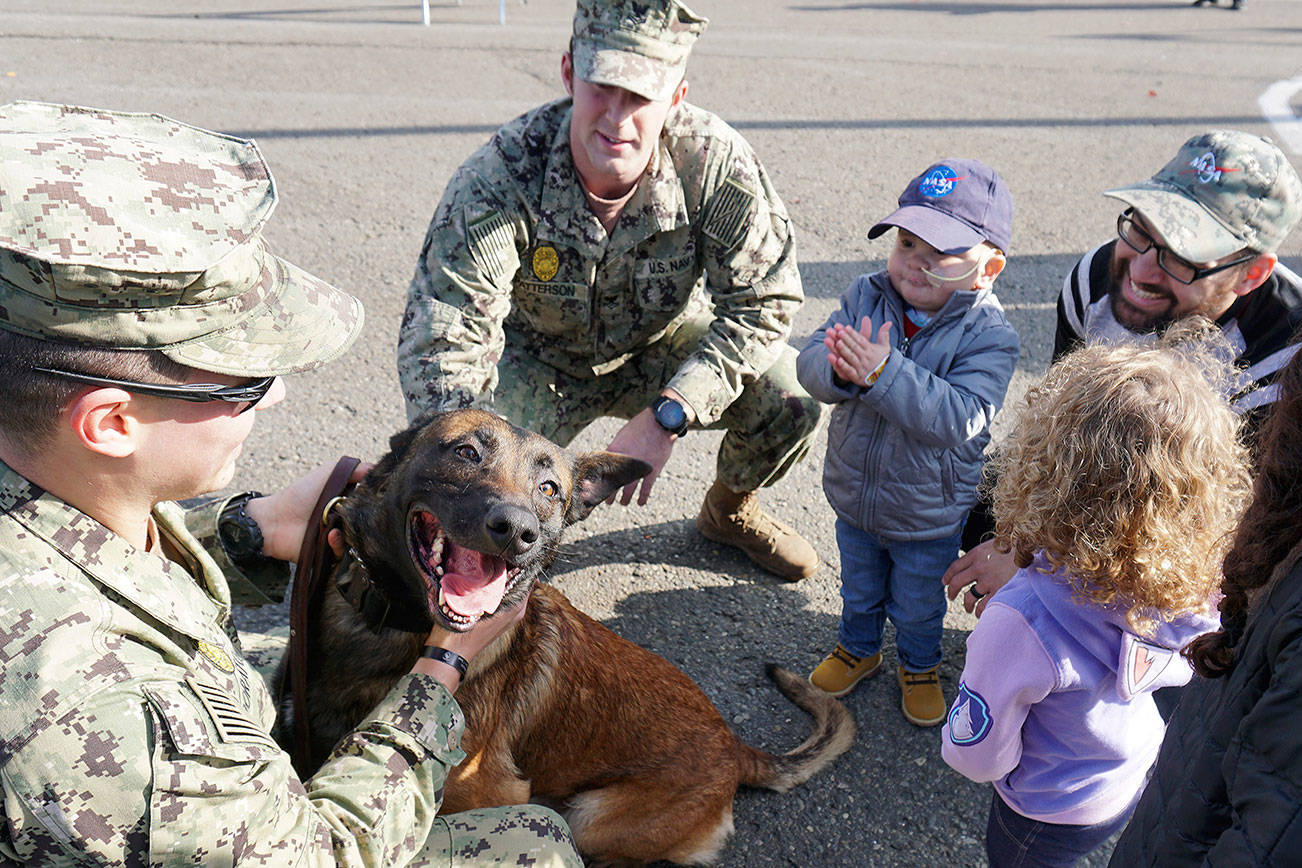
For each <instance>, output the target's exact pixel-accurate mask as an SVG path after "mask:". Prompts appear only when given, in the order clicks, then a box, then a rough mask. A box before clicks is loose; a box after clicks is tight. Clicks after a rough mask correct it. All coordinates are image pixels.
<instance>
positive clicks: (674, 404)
mask: <svg viewBox="0 0 1302 868" xmlns="http://www.w3.org/2000/svg"><path fill="white" fill-rule="evenodd" d="M705 24H706V21H705V19H703V18H699V17H697V16H696V15H694V14H693V13H692V12H691V11H690V10H688V9H687V8H686V7H685V6H683V5H682V4H681V3H679V2H677V0H649V2H647V0H640V2H633V0H579V3H578V9H577V11H576V12H575V15H574V33H573V39H572V40H571V43H570V51H569V52H567V53H565V54H564V55H562V57H561V79H562V81H563V82H564V84H565V89H566V90H567V91H568V92H569V94H570V97H569V98H563V99H559V100H556V101H554V102H551V103H548V104H546V105H544V106H541V107H539V108H537V109H534V110H533V111H531V112H529V113H528V114H525V115H523V116H521V117H519V118H516V119H515V120H513V121H511V122H510V123H508V124H506V125H505V126H504V127H502V128H501V129H500V130H498V132H497V134H496V135H494V136H493V138H492V140H491V141H489V142H488V143H487V144H486V145H484V146H483V147H482V148H480V149H479V150H478V151H476V152H475V153H474V154H473V155H471V157H470V158H469V159H468V160H467V161H466V162H465V163H464V164H463V165H462V166H461V168H460V169H459V170H458V171H457V172H456V174H455V175H454V176H453V177H452V180H451V181H450V182H449V183H448V187H447V190H446V191H445V192H444V194H443V199H442V201H441V202H440V203H439V206H438V208H437V210H436V211H435V213H434V217H433V219H432V221H431V222H430V226H429V231H428V233H427V235H426V237H425V246H424V249H423V251H422V253H421V258H420V261H419V263H418V264H417V267H416V274H415V277H414V278H413V279H412V282H411V287H410V290H409V293H408V299H407V311H406V316H405V317H404V318H403V323H402V329H401V333H400V337H399V346H398V371H399V374H400V376H401V378H402V384H403V391H404V394H405V395H406V398H407V406H408V412H409V415H411V416H412V417H413V418H414V417H416V416H418V415H419V414H421V413H422V412H425V411H428V410H437V409H447V408H451V407H464V406H475V405H480V406H485V407H489V408H491V409H494V410H496V411H497V412H498V413H501V414H502V415H504V416H506V417H507V418H509V419H510V420H512V421H513V422H515V423H517V424H519V425H523V426H525V427H527V428H532V429H533V430H535V431H538V432H539V433H541V434H543V435H545V436H547V437H550V438H552V439H553V440H556V441H558V442H560V443H568V442H569V441H570V440H571V439H572V438H573V437H574V436H575V435H576V434H577V433H578V432H579V431H580V430H582V429H583V428H584V427H585V426H586V425H587V424H588V423H589V422H591V421H592V420H594V419H596V418H597V417H599V416H603V415H613V416H619V417H622V418H625V419H628V420H629V421H628V423H627V424H626V425H624V427H623V428H622V429H620V431H619V433H618V434H617V435H616V436H615V438H614V440H612V441H611V443H610V447H609V448H610V449H611V450H612V451H615V452H623V453H626V454H629V455H634V456H636V457H638V458H641V459H643V460H645V461H647V462H649V463H650V464H651V465H652V467H653V470H652V472H651V473H650V474H649V475H648V476H647V477H646V478H645V479H644V480H643V482H642V486H641V491H640V494H639V498H638V502H639V503H646V500H647V497H648V495H649V494H650V491H651V486H652V485H653V484H654V482H655V479H656V477H657V475H658V474H659V472H660V470H661V469H662V468H663V467H664V465H665V462H666V461H668V459H669V455H670V452H671V451H672V449H673V444H674V442H675V441H676V440H677V439H678V438H681V437H682V436H683V435H684V434H685V433H686V432H687V431H688V429H689V428H691V427H700V428H712V429H724V430H725V431H726V432H727V434H726V435H725V436H724V438H723V444H722V446H721V447H720V449H719V456H718V464H717V476H716V480H715V482H714V485H713V486H712V487H711V488H710V490H709V493H708V494H707V495H706V498H705V503H704V505H703V506H702V508H701V513H700V515H699V516H698V517H697V526H698V527H699V528H700V530H701V532H702V533H703V534H704V535H705V536H707V537H709V538H710V539H713V540H716V541H718V542H724V543H729V544H731V545H735V546H738V547H740V548H741V549H742V550H743V551H745V552H746V554H747V555H749V556H750V557H751V558H752V559H753V560H754V561H755V562H756V563H758V564H759V565H760V566H762V567H764V568H765V569H767V570H769V571H771V572H773V573H776V574H778V575H780V576H783V577H784V578H788V579H798V578H801V577H803V576H807V575H809V574H810V573H812V572H813V571H814V570H815V569H816V567H817V566H818V557H817V555H816V554H815V553H814V550H813V548H812V547H811V546H810V545H809V544H808V543H807V542H805V540H804V539H802V538H801V537H800V536H799V535H798V534H796V532H795V531H794V530H792V529H791V528H789V527H787V526H785V525H783V524H781V523H780V522H777V521H776V520H774V519H773V518H771V517H770V516H769V515H768V514H767V513H765V512H764V510H763V509H762V508H761V507H760V506H759V503H758V502H757V500H756V499H755V497H754V496H753V493H754V492H755V490H756V489H759V488H760V487H762V486H767V485H772V484H773V483H775V482H777V481H778V480H779V479H781V478H782V477H783V476H784V475H785V474H786V473H787V472H788V471H789V470H790V469H791V467H792V466H793V465H794V463H795V462H796V461H799V460H800V459H801V458H802V457H804V454H805V452H806V451H807V450H808V448H809V445H810V443H811V441H812V440H813V437H814V433H815V431H816V429H817V427H818V423H819V420H820V418H821V414H822V405H820V404H819V403H818V402H817V401H815V400H813V399H812V398H810V397H809V395H808V393H806V392H805V390H804V389H803V388H802V387H801V386H800V384H799V383H797V382H796V376H795V358H796V353H795V350H794V349H792V348H791V347H790V346H788V344H787V338H788V336H789V335H790V333H791V322H792V317H793V316H794V314H795V312H796V310H797V308H799V307H800V304H801V303H802V302H803V300H804V295H803V292H802V290H801V286H800V275H799V273H798V271H797V270H796V254H795V239H794V237H793V235H792V229H791V225H790V221H789V220H788V217H787V212H786V208H785V207H784V206H783V204H782V201H781V200H780V199H779V198H778V195H777V193H776V192H775V191H774V190H773V188H772V186H771V185H770V183H769V178H768V175H767V174H766V173H765V171H764V168H763V167H762V166H761V165H760V162H759V160H758V159H757V158H756V157H755V154H754V152H753V151H752V150H751V148H750V146H749V145H748V144H747V143H746V141H745V140H744V139H743V138H742V137H741V136H740V135H739V134H738V133H737V132H736V130H734V129H732V128H731V127H729V126H728V125H727V124H725V123H724V122H723V121H721V120H720V119H719V118H717V117H715V116H714V115H712V114H710V113H709V112H706V111H702V110H701V109H698V108H696V107H694V106H691V105H689V104H687V103H686V102H684V97H685V96H686V94H687V82H686V80H685V79H684V78H683V74H684V71H685V70H686V66H687V58H688V54H689V53H690V51H691V46H692V43H693V42H695V40H696V37H697V36H698V35H699V34H700V33H701V31H702V30H704V29H705ZM635 485H636V484H635ZM635 485H631V486H629V487H628V488H626V489H625V491H624V492H623V495H622V498H621V499H622V502H623V503H628V502H629V501H630V500H631V499H632V496H633V493H634V488H635Z"/></svg>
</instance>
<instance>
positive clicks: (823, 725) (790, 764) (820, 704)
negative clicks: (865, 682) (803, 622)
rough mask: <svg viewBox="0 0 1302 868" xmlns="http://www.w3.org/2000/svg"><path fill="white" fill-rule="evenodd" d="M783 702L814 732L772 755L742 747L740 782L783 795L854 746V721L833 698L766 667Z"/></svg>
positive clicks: (784, 672) (790, 674)
mask: <svg viewBox="0 0 1302 868" xmlns="http://www.w3.org/2000/svg"><path fill="white" fill-rule="evenodd" d="M764 671H765V672H767V673H768V676H769V678H772V679H773V681H774V683H776V684H777V686H778V689H779V690H781V691H782V692H783V693H784V694H786V696H787V698H788V699H790V700H791V701H792V702H794V703H795V704H796V705H799V706H800V707H801V708H803V709H804V710H805V711H807V712H809V714H810V716H812V717H813V718H814V731H813V732H812V733H810V734H809V738H807V739H805V741H804V742H803V743H802V744H801V745H800V746H799V747H797V748H796V749H795V750H792V751H789V752H787V753H785V754H781V755H774V754H770V753H766V752H764V751H762V750H759V749H757V748H753V747H750V746H748V745H743V748H744V749H745V753H746V757H745V758H744V759H743V760H742V775H741V782H742V783H743V784H745V785H746V786H749V787H767V788H768V789H770V790H777V791H778V792H780V793H784V792H786V791H787V790H789V789H791V788H792V787H794V786H796V785H797V784H803V783H804V782H805V781H807V780H809V779H810V778H811V777H813V776H814V775H815V774H817V773H818V772H819V771H821V770H822V769H823V768H824V767H825V766H826V765H827V764H828V763H830V762H831V761H832V760H834V759H836V758H837V757H839V756H840V755H841V754H843V753H845V752H846V751H847V750H849V749H850V745H851V744H853V743H854V732H855V727H854V718H853V717H851V716H850V712H849V711H848V710H846V707H845V706H844V705H842V704H841V703H840V701H838V700H837V699H836V698H835V697H833V696H831V695H830V694H828V693H826V692H824V691H822V690H820V689H819V688H817V687H815V686H814V685H812V684H810V683H809V681H808V680H806V679H804V678H801V677H800V676H799V675H796V674H795V673H794V672H791V671H789V670H786V669H783V668H782V667H781V666H778V665H777V664H775V663H770V664H768V666H766V667H765V669H764Z"/></svg>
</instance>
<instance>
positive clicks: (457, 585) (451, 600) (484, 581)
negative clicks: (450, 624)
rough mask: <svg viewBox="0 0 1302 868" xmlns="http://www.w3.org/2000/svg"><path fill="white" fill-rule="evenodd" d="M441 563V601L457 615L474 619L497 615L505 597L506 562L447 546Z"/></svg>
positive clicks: (455, 546) (471, 550) (470, 550)
mask: <svg viewBox="0 0 1302 868" xmlns="http://www.w3.org/2000/svg"><path fill="white" fill-rule="evenodd" d="M448 547H449V548H451V551H450V552H449V553H448V554H447V556H446V557H444V559H443V599H444V601H445V602H446V603H447V605H448V608H449V609H451V610H452V611H454V612H456V613H457V614H458V615H465V616H466V617H478V616H479V615H482V614H484V613H485V612H495V611H497V607H498V605H500V604H501V602H502V597H503V595H505V594H506V562H505V561H503V560H502V559H501V558H497V557H493V556H492V555H486V554H484V553H483V552H477V551H475V550H474V549H467V548H462V547H461V546H458V545H452V544H451V543H449V544H448Z"/></svg>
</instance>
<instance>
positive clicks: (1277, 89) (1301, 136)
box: [502, 13, 1302, 154]
mask: <svg viewBox="0 0 1302 868" xmlns="http://www.w3.org/2000/svg"><path fill="white" fill-rule="evenodd" d="M503 14H505V13H503ZM502 20H503V21H505V20H506V19H505V18H503V19H502ZM1299 92H1302V76H1300V77H1298V78H1291V79H1288V80H1287V81H1277V82H1275V83H1274V84H1272V85H1271V86H1270V87H1268V88H1266V90H1265V91H1264V92H1263V93H1262V94H1261V96H1259V97H1257V105H1258V106H1260V107H1261V114H1262V116H1263V117H1265V118H1266V120H1268V121H1270V123H1271V125H1272V126H1273V127H1274V128H1275V132H1277V133H1278V134H1279V138H1280V140H1281V144H1282V145H1283V146H1284V147H1286V148H1288V149H1289V150H1290V151H1292V152H1293V153H1295V154H1302V117H1298V113H1297V112H1295V111H1294V110H1293V106H1292V105H1291V100H1292V99H1293V97H1294V96H1295V95H1296V94H1298V93H1299Z"/></svg>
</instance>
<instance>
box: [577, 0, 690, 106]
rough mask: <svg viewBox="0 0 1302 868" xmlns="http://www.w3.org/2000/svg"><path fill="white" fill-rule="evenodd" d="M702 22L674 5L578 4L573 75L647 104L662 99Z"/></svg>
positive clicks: (599, 0) (602, 0)
mask: <svg viewBox="0 0 1302 868" xmlns="http://www.w3.org/2000/svg"><path fill="white" fill-rule="evenodd" d="M707 23H709V22H708V20H707V19H705V18H702V17H701V16H699V15H697V14H696V13H695V12H693V11H692V10H690V9H688V8H687V7H686V6H684V5H683V4H682V3H679V2H678V0H641V2H638V0H578V7H577V8H576V9H575V10H574V41H573V42H572V43H571V44H572V46H573V56H572V57H571V61H572V63H573V64H574V74H575V75H577V76H578V77H579V78H581V79H582V80H584V81H589V82H592V83H593V84H608V85H614V86H615V87H622V88H624V89H625V90H631V91H633V93H636V94H638V95H639V96H643V97H645V98H647V99H649V100H663V99H668V98H669V97H670V95H672V94H673V92H674V88H675V87H677V86H678V82H680V81H682V79H683V74H684V72H686V70H687V57H688V55H689V54H691V52H692V44H693V43H694V42H696V37H698V36H700V35H701V33H702V31H704V30H705V25H706V24H707Z"/></svg>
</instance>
